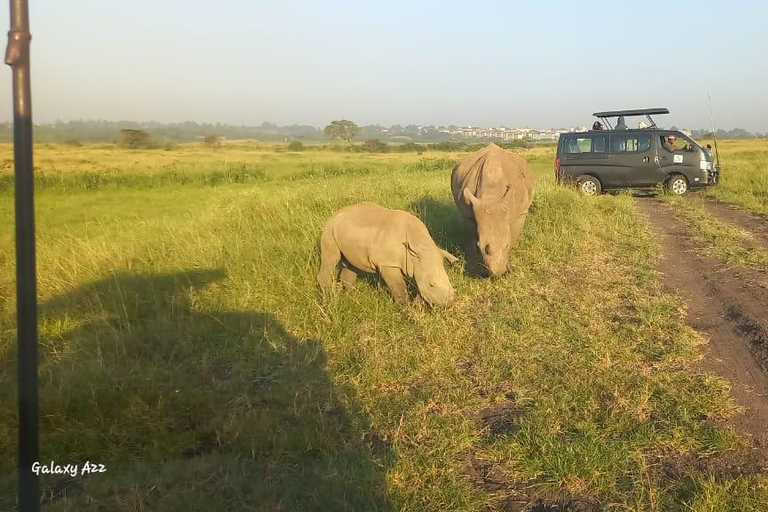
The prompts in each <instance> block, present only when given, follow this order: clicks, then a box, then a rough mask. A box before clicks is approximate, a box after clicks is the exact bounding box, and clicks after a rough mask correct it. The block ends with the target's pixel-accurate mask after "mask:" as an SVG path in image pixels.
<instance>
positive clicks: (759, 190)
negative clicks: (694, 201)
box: [706, 139, 768, 219]
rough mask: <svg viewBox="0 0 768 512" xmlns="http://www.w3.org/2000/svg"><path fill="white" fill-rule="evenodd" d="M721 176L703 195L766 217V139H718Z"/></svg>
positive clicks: (767, 145) (767, 166)
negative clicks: (721, 166) (719, 140)
mask: <svg viewBox="0 0 768 512" xmlns="http://www.w3.org/2000/svg"><path fill="white" fill-rule="evenodd" d="M718 148H719V150H720V157H721V159H722V161H723V170H722V173H721V174H722V179H721V182H720V184H719V185H718V186H717V187H712V188H710V189H708V190H707V192H706V193H707V194H708V195H711V196H712V197H715V198H717V199H720V200H721V201H725V202H727V203H731V204H734V205H736V206H738V207H740V208H743V209H745V210H748V211H751V212H754V213H757V214H758V215H761V216H762V217H764V218H766V219H768V140H766V139H755V140H744V141H721V142H718Z"/></svg>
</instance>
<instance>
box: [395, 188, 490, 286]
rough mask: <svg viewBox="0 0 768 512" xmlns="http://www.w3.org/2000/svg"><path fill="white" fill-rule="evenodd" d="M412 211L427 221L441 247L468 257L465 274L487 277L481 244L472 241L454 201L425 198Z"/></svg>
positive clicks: (414, 205) (414, 203) (416, 202)
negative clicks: (480, 248) (479, 245)
mask: <svg viewBox="0 0 768 512" xmlns="http://www.w3.org/2000/svg"><path fill="white" fill-rule="evenodd" d="M409 208H410V210H411V211H412V212H414V214H415V215H416V216H417V217H418V218H420V219H421V221H422V222H424V224H425V225H426V226H427V229H429V233H430V234H431V235H432V238H433V239H434V240H435V243H437V245H438V246H440V247H442V248H444V249H446V250H447V251H448V252H450V253H453V254H455V255H456V256H463V257H464V261H465V262H466V267H465V272H466V274H467V275H468V276H470V277H483V276H485V275H486V271H485V267H484V266H483V264H482V262H483V259H482V255H481V254H480V251H479V250H478V248H477V245H475V244H474V242H472V240H471V237H470V236H469V233H468V228H467V227H466V226H465V225H464V221H463V220H462V218H461V216H460V215H459V212H458V210H457V209H456V205H455V204H454V203H453V201H452V200H448V201H439V200H437V199H435V198H433V197H430V196H424V197H422V198H420V199H417V200H416V201H414V202H412V203H411V204H410V205H409Z"/></svg>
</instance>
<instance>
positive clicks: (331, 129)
mask: <svg viewBox="0 0 768 512" xmlns="http://www.w3.org/2000/svg"><path fill="white" fill-rule="evenodd" d="M359 133H360V127H358V126H357V125H356V124H355V123H353V122H352V121H348V120H346V119H341V120H339V121H332V122H331V124H329V125H328V126H326V127H325V134H326V135H327V136H328V137H331V138H332V139H341V140H343V141H344V142H346V143H347V144H352V139H354V138H355V137H356V136H357V135H358V134H359Z"/></svg>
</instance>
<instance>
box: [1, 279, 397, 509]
mask: <svg viewBox="0 0 768 512" xmlns="http://www.w3.org/2000/svg"><path fill="white" fill-rule="evenodd" d="M224 276H225V275H224V272H223V271H222V270H217V269H211V270H195V271H189V272H181V273H176V274H165V275H133V274H127V273H122V274H115V275H113V276H111V277H109V278H106V279H104V280H101V281H98V282H94V283H91V284H88V285H86V286H83V287H81V288H78V289H76V290H73V291H71V292H68V293H65V294H63V295H61V296H58V297H55V298H53V299H52V300H50V301H48V302H46V303H45V304H43V305H42V307H41V319H42V322H43V323H44V324H45V325H46V326H47V327H46V329H45V332H46V334H47V337H41V366H40V376H41V385H40V396H41V402H40V413H41V429H40V431H41V443H40V446H41V459H42V460H44V461H50V460H53V461H56V463H61V464H80V465H82V464H83V463H85V461H91V462H92V463H99V464H104V465H105V467H106V469H107V472H106V473H103V474H91V475H87V476H78V477H77V478H74V479H72V478H69V479H66V478H64V479H62V477H61V476H60V475H57V476H56V477H45V478H43V480H42V482H41V483H42V487H43V489H44V490H45V494H44V498H43V499H44V500H45V502H46V503H48V505H47V506H49V507H51V508H49V510H93V509H95V508H98V509H105V510H107V509H111V510H118V509H119V510H127V509H130V510H245V509H248V510H252V509H253V507H258V508H259V509H260V510H302V511H304V510H392V509H393V507H392V505H391V503H390V502H389V499H388V497H387V489H386V482H385V470H386V467H387V466H388V464H390V463H391V459H392V454H391V450H390V447H389V445H388V443H387V442H386V441H384V440H382V439H381V438H379V437H378V436H377V435H376V434H375V433H373V432H371V431H370V428H369V425H368V423H367V421H366V418H365V416H364V414H363V413H362V412H361V410H360V408H359V407H358V406H357V405H356V400H355V397H354V393H353V392H352V391H351V390H349V389H340V388H339V387H337V386H335V385H334V383H333V382H332V380H331V378H330V376H329V374H328V372H327V370H326V355H325V352H324V350H323V347H322V346H321V344H320V343H319V342H318V341H316V340H311V339H301V338H297V337H295V336H293V335H292V334H291V333H289V332H288V331H287V330H286V329H285V328H284V327H283V325H282V324H281V323H280V321H279V320H278V319H276V318H275V316H274V315H272V314H270V313H268V312H257V311H205V310H204V309H203V308H201V307H200V306H199V304H200V301H199V298H198V297H199V296H200V293H201V291H202V289H203V288H206V289H207V290H208V291H211V289H213V288H216V287H220V286H222V283H220V282H219V281H221V280H222V279H223V278H224ZM213 293H214V294H215V290H213ZM67 319H69V321H68V323H64V325H73V324H74V325H77V327H75V328H74V329H70V330H69V331H64V332H62V333H61V334H59V335H55V336H54V335H51V334H50V331H51V330H52V329H51V327H50V326H51V325H56V324H57V323H63V322H67ZM71 320H75V322H74V323H73V322H71ZM13 393H14V392H13V391H8V390H6V391H5V392H4V393H2V395H0V396H2V399H1V400H0V403H2V404H4V405H2V406H0V422H2V423H5V422H8V423H11V422H12V419H13V417H14V414H13V411H12V409H11V406H14V407H15V400H13V399H12V397H11V396H9V395H11V394H13ZM0 427H3V428H0V430H2V429H8V430H10V429H12V425H11V424H8V425H2V424H0ZM0 458H2V459H5V460H6V461H7V462H5V463H0V466H2V473H5V474H10V473H11V472H12V471H13V469H12V466H11V464H12V462H10V461H12V460H13V459H14V457H13V456H12V454H11V453H7V454H4V455H3V457H0ZM13 483H14V482H7V484H8V485H5V484H3V485H2V487H3V488H4V489H3V490H2V493H0V496H2V495H3V494H6V492H7V491H10V490H11V489H12V488H13ZM4 500H10V501H6V502H5V504H11V503H12V502H13V498H11V497H7V498H2V497H0V504H2V503H3V501H4ZM257 504H258V505H257ZM94 507H95V508H94Z"/></svg>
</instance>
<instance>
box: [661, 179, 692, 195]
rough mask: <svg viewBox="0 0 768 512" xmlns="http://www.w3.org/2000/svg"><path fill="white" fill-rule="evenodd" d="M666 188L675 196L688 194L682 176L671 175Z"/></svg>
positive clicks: (686, 182)
mask: <svg viewBox="0 0 768 512" xmlns="http://www.w3.org/2000/svg"><path fill="white" fill-rule="evenodd" d="M666 187H667V190H669V191H670V192H672V193H673V194H675V195H676V196H681V195H683V194H685V193H686V192H688V180H687V179H685V176H683V175H682V174H673V175H672V176H670V177H669V179H668V180H667V184H666Z"/></svg>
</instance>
